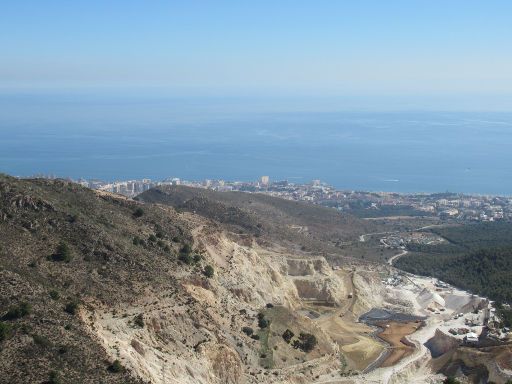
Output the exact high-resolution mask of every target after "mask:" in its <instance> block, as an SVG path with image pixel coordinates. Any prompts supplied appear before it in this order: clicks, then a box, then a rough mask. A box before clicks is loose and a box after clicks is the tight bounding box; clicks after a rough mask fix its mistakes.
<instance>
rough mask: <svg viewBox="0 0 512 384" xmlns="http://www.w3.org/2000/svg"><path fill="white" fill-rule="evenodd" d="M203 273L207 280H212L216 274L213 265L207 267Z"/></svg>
mask: <svg viewBox="0 0 512 384" xmlns="http://www.w3.org/2000/svg"><path fill="white" fill-rule="evenodd" d="M203 273H204V275H205V276H206V277H207V278H209V279H210V278H212V277H213V275H214V274H215V271H214V270H213V267H212V266H211V265H207V266H206V267H204V271H203Z"/></svg>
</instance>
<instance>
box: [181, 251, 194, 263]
mask: <svg viewBox="0 0 512 384" xmlns="http://www.w3.org/2000/svg"><path fill="white" fill-rule="evenodd" d="M178 259H179V260H180V261H182V262H183V263H185V264H187V265H190V264H192V263H193V262H194V259H193V258H192V256H190V254H189V253H180V256H179V257H178Z"/></svg>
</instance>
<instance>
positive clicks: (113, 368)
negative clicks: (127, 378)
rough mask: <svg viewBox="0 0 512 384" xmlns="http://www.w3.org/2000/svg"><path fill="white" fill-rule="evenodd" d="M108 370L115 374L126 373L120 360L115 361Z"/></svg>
mask: <svg viewBox="0 0 512 384" xmlns="http://www.w3.org/2000/svg"><path fill="white" fill-rule="evenodd" d="M108 370H109V371H110V372H113V373H118V372H122V371H124V368H123V366H122V365H121V362H120V361H119V360H114V362H113V363H112V364H111V365H110V366H109V367H108Z"/></svg>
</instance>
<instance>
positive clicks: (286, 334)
mask: <svg viewBox="0 0 512 384" xmlns="http://www.w3.org/2000/svg"><path fill="white" fill-rule="evenodd" d="M293 336H295V334H294V333H293V332H292V331H290V330H289V329H287V330H286V331H284V333H283V339H284V341H286V342H287V343H288V344H289V343H290V341H292V338H293Z"/></svg>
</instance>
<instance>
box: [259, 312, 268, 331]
mask: <svg viewBox="0 0 512 384" xmlns="http://www.w3.org/2000/svg"><path fill="white" fill-rule="evenodd" d="M269 324H270V321H269V320H268V319H265V315H264V314H263V313H261V312H260V313H258V327H260V328H267V327H268V326H269Z"/></svg>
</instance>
